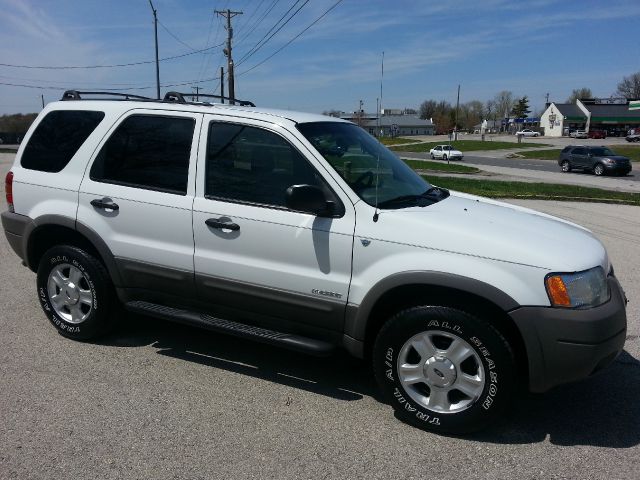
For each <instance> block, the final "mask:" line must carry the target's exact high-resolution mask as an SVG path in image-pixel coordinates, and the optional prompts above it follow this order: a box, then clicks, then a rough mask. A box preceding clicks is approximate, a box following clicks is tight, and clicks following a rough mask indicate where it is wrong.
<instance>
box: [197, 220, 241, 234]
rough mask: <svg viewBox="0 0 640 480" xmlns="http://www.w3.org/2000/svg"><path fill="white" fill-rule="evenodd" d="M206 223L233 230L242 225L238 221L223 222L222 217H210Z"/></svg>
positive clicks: (238, 228) (212, 226)
mask: <svg viewBox="0 0 640 480" xmlns="http://www.w3.org/2000/svg"><path fill="white" fill-rule="evenodd" d="M204 223H206V224H207V225H208V226H210V227H211V228H219V229H221V230H233V231H234V232H236V231H238V230H240V225H238V224H237V223H227V222H222V221H221V219H220V218H208V219H207V220H205V222H204Z"/></svg>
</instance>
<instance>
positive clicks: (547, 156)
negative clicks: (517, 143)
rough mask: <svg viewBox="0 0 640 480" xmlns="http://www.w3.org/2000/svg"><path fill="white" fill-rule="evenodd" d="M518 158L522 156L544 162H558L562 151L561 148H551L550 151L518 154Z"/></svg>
mask: <svg viewBox="0 0 640 480" xmlns="http://www.w3.org/2000/svg"><path fill="white" fill-rule="evenodd" d="M516 154H517V155H518V156H522V157H524V158H540V159H542V160H558V157H560V149H559V148H550V149H549V150H534V151H533V152H532V151H529V152H526V151H524V152H517V153H516Z"/></svg>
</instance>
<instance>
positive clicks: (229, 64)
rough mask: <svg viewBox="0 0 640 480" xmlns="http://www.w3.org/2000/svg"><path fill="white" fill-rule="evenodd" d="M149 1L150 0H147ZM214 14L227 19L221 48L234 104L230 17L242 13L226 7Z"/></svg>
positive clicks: (234, 89)
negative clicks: (224, 39) (222, 47)
mask: <svg viewBox="0 0 640 480" xmlns="http://www.w3.org/2000/svg"><path fill="white" fill-rule="evenodd" d="M149 1H151V0H149ZM215 13H216V15H219V16H221V17H224V18H226V19H227V26H226V27H225V28H226V29H227V48H225V49H224V50H223V52H224V54H225V55H226V57H227V72H228V73H227V74H228V75H229V98H230V99H231V100H230V103H231V105H235V104H236V102H235V99H236V88H235V79H234V77H233V57H232V56H231V39H232V38H233V28H232V27H231V19H232V18H233V17H235V16H236V15H242V12H232V11H231V10H229V9H228V8H227V9H226V10H222V11H220V10H215Z"/></svg>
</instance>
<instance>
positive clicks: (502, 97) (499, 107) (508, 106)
mask: <svg viewBox="0 0 640 480" xmlns="http://www.w3.org/2000/svg"><path fill="white" fill-rule="evenodd" d="M493 102H494V104H495V107H496V115H497V117H498V118H505V117H506V116H508V115H509V112H511V110H512V109H513V93H512V92H510V91H508V90H503V91H501V92H500V93H498V94H496V96H495V97H494V99H493Z"/></svg>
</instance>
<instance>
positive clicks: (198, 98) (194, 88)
mask: <svg viewBox="0 0 640 480" xmlns="http://www.w3.org/2000/svg"><path fill="white" fill-rule="evenodd" d="M191 90H195V91H196V98H195V101H196V102H199V101H200V97H199V95H200V87H199V86H198V85H196V86H195V87H191ZM193 100H194V99H193V93H192V94H191V101H193Z"/></svg>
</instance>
